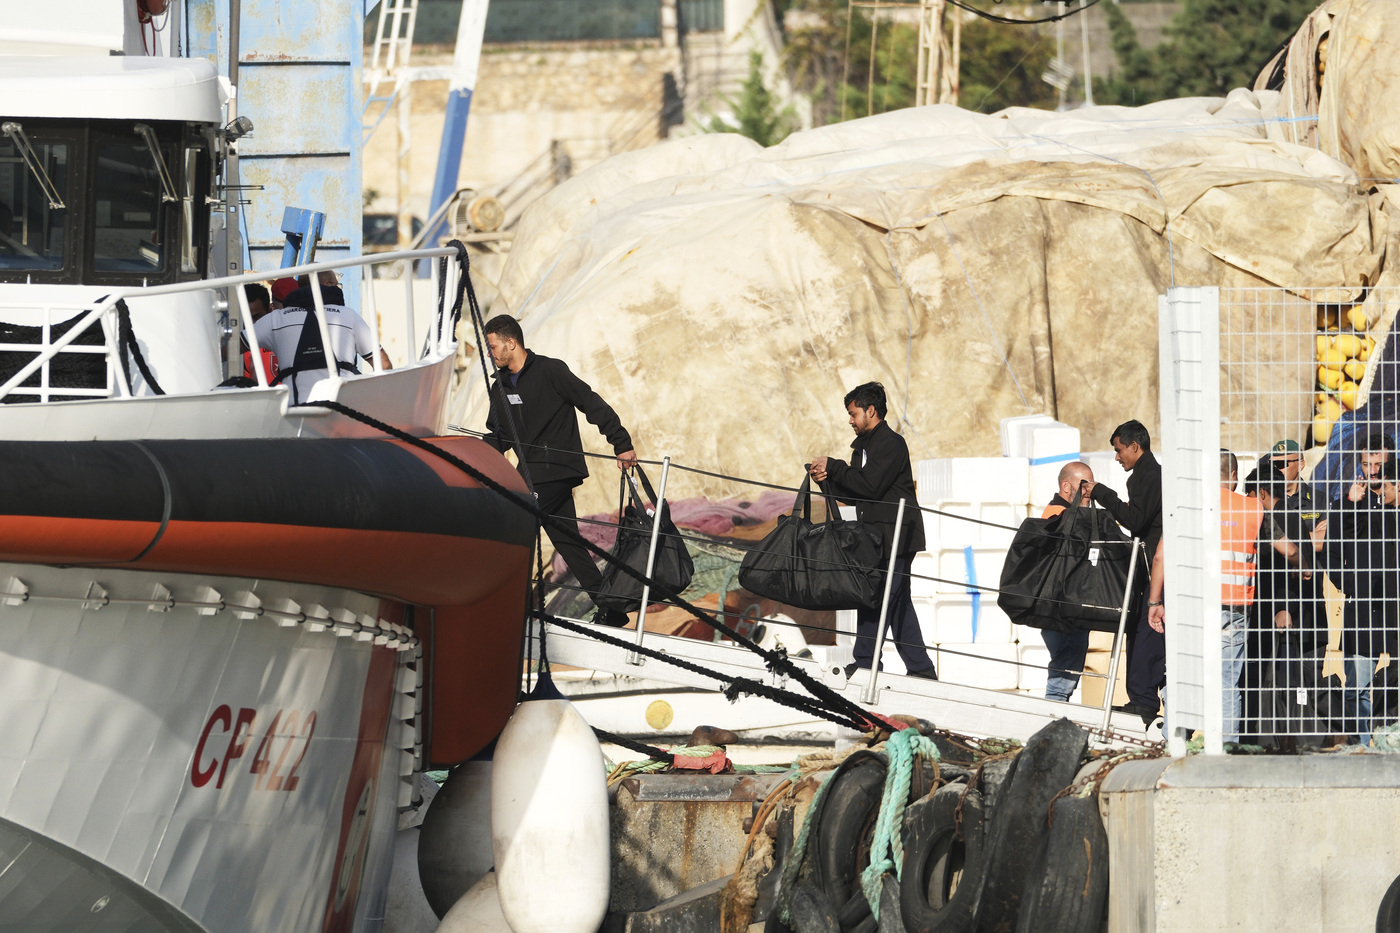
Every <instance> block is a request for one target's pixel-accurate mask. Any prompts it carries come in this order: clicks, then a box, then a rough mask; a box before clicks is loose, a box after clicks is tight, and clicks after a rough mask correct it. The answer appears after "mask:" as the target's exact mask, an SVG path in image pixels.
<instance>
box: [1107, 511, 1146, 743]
mask: <svg viewBox="0 0 1400 933" xmlns="http://www.w3.org/2000/svg"><path fill="white" fill-rule="evenodd" d="M1132 548H1133V553H1132V556H1130V557H1129V558H1128V583H1127V586H1125V587H1124V589H1123V608H1122V609H1120V610H1118V631H1117V632H1115V633H1114V635H1113V654H1112V655H1111V656H1110V657H1109V659H1108V685H1107V686H1105V687H1104V693H1103V724H1102V725H1101V727H1100V728H1102V729H1103V731H1104V732H1107V731H1108V721H1109V719H1110V718H1111V717H1112V716H1113V691H1114V690H1116V689H1117V687H1118V656H1119V654H1121V653H1122V651H1123V633H1124V632H1125V631H1127V628H1128V606H1129V604H1130V603H1131V602H1132V601H1133V579H1134V578H1135V577H1136V576H1137V563H1138V551H1139V550H1140V549H1141V548H1140V543H1139V541H1138V539H1137V538H1134V539H1133V544H1132ZM1149 566H1150V565H1149ZM1149 573H1150V571H1149ZM1151 592H1152V591H1151V588H1150V587H1149V589H1148V590H1147V592H1145V593H1143V596H1142V598H1143V599H1148V598H1150V593H1151Z"/></svg>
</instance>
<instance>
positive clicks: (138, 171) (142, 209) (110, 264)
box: [92, 138, 165, 273]
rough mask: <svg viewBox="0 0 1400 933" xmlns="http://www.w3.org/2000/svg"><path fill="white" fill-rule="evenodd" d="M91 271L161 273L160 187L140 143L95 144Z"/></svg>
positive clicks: (148, 155)
mask: <svg viewBox="0 0 1400 933" xmlns="http://www.w3.org/2000/svg"><path fill="white" fill-rule="evenodd" d="M92 187H93V190H92V198H93V228H92V231H93V250H92V262H93V269H94V270H96V271H98V272H138V273H155V272H159V271H160V270H161V269H163V268H164V267H165V253H164V245H163V243H162V234H163V229H162V224H161V203H162V202H161V183H160V176H159V175H158V174H157V171H156V167H155V165H154V163H153V162H152V161H151V154H150V152H149V151H148V150H147V149H146V144H145V143H144V142H142V141H141V140H140V139H139V138H137V139H134V140H133V141H131V142H125V141H123V142H99V143H98V144H97V170H96V172H94V174H93V186H92Z"/></svg>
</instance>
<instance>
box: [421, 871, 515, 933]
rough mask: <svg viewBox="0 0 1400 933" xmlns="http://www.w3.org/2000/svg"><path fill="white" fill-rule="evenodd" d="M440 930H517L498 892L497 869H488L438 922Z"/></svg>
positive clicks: (493, 932) (468, 932)
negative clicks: (512, 926)
mask: <svg viewBox="0 0 1400 933" xmlns="http://www.w3.org/2000/svg"><path fill="white" fill-rule="evenodd" d="M437 933H513V931H512V930H511V928H510V924H508V923H506V918H505V916H504V915H503V914H502V913H501V899H500V898H499V897H497V896H496V873H495V872H487V873H486V874H485V875H484V876H483V877H482V879H481V880H480V881H478V882H477V883H476V884H475V885H473V886H472V889H471V890H470V891H468V892H467V893H466V894H463V895H462V897H461V899H459V900H458V901H457V903H455V904H453V905H452V909H451V910H449V911H448V912H447V916H445V917H443V918H442V923H440V924H438V928H437Z"/></svg>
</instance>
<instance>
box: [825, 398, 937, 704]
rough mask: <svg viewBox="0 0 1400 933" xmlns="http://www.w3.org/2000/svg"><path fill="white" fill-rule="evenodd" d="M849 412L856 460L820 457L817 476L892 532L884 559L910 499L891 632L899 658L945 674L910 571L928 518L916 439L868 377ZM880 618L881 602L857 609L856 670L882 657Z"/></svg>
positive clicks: (914, 671)
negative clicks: (890, 419) (929, 643)
mask: <svg viewBox="0 0 1400 933" xmlns="http://www.w3.org/2000/svg"><path fill="white" fill-rule="evenodd" d="M845 401H846V412H847V414H848V415H849V416H850V423H851V428H852V430H854V431H855V432H856V439H855V440H854V441H852V442H851V462H850V463H849V464H848V463H846V462H845V461H843V460H838V459H837V458H835V457H817V458H815V459H814V460H813V461H812V466H811V470H810V472H811V474H812V478H813V479H815V480H816V481H817V482H819V483H824V484H825V486H824V487H823V488H824V489H825V490H826V491H827V492H828V493H830V494H831V495H834V496H835V497H836V498H838V499H841V500H844V501H847V502H850V503H852V504H854V505H855V507H856V515H857V516H858V517H859V519H860V520H861V521H862V522H865V523H867V524H870V525H874V526H875V527H877V528H879V529H880V530H881V531H882V532H883V533H884V552H883V554H882V555H881V560H882V561H883V562H884V563H885V564H886V565H888V562H889V558H890V553H891V547H892V545H893V544H894V522H895V515H896V513H897V512H898V511H899V500H900V499H903V500H904V524H903V531H902V532H901V534H900V541H899V542H898V547H897V548H895V550H894V554H895V555H896V557H895V563H894V580H893V581H891V584H890V599H889V610H888V613H887V615H886V619H887V621H888V625H889V633H890V637H891V638H893V639H894V641H895V647H896V648H897V649H898V650H899V657H900V659H901V660H902V661H904V666H905V668H906V669H907V670H908V671H909V674H910V675H911V676H913V677H926V678H928V679H929V680H937V679H938V674H937V672H936V671H935V670H934V667H933V659H932V658H930V657H929V656H928V649H927V648H925V647H924V636H923V632H922V630H921V629H920V628H919V617H918V615H917V614H916V613H915V612H914V602H913V600H912V599H911V597H910V593H909V571H910V568H911V567H912V566H913V563H914V555H915V554H917V553H919V551H922V550H923V549H924V522H923V515H922V514H921V513H920V512H919V509H918V503H917V501H916V499H915V495H914V469H913V467H912V466H911V465H910V462H909V445H908V444H906V443H905V442H904V438H902V437H900V436H899V435H898V434H896V433H895V432H894V430H893V429H892V428H891V427H890V426H889V425H888V424H886V423H885V411H886V408H885V387H884V386H882V385H880V383H878V382H867V383H865V384H864V385H859V386H856V387H855V388H854V389H852V390H851V391H850V392H847V393H846V400H845ZM879 625H880V607H879V606H876V607H875V608H873V609H858V610H856V645H855V650H854V651H853V652H852V653H853V655H854V656H855V660H854V661H852V662H851V664H850V666H848V667H847V669H846V676H847V677H849V676H851V675H852V674H854V673H855V672H856V670H859V669H862V668H864V669H867V670H868V669H869V668H870V664H871V661H872V660H873V659H874V657H875V636H876V632H877V630H878V628H879Z"/></svg>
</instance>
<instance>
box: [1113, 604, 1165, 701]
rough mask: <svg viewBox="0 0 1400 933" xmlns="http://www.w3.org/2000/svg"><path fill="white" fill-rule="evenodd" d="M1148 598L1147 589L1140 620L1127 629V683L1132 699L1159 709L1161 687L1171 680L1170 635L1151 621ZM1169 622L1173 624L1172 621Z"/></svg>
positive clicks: (1138, 618) (1139, 612) (1140, 611)
mask: <svg viewBox="0 0 1400 933" xmlns="http://www.w3.org/2000/svg"><path fill="white" fill-rule="evenodd" d="M1147 601H1148V600H1147V593H1145V592H1144V593H1143V594H1142V599H1141V600H1139V609H1138V616H1137V620H1136V621H1135V622H1133V624H1130V625H1129V626H1128V629H1127V631H1126V632H1124V633H1123V635H1124V638H1125V639H1126V640H1127V642H1128V674H1127V677H1126V678H1125V682H1124V686H1125V687H1126V688H1127V690H1128V702H1129V703H1132V704H1133V705H1135V706H1142V707H1145V708H1147V709H1153V710H1155V709H1157V708H1158V707H1159V706H1161V704H1162V696H1161V690H1162V688H1163V687H1164V686H1166V683H1167V637H1166V635H1165V634H1164V633H1162V632H1156V631H1153V629H1152V626H1150V625H1148V624H1147V609H1148V606H1147ZM1130 621H1131V620H1130ZM1167 624H1169V625H1170V624H1171V623H1170V621H1169V622H1168V623H1167Z"/></svg>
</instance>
